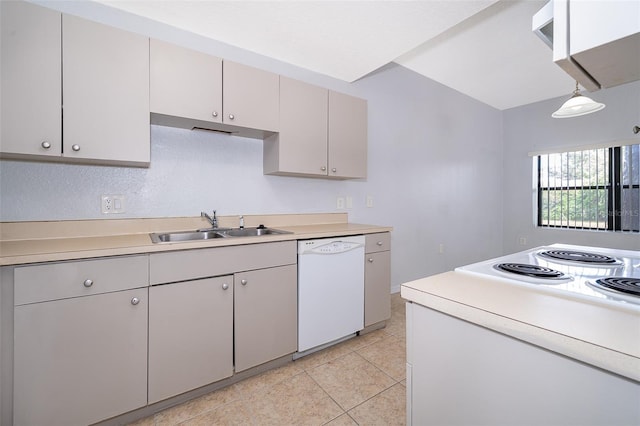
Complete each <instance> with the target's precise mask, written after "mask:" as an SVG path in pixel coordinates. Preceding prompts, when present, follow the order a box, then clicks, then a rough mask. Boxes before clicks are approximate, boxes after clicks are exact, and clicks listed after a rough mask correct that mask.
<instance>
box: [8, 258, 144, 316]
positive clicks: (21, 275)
mask: <svg viewBox="0 0 640 426" xmlns="http://www.w3.org/2000/svg"><path fill="white" fill-rule="evenodd" d="M14 274H15V275H14V283H15V293H14V294H15V296H14V297H15V299H14V301H15V302H14V303H15V305H24V304H28V303H36V302H44V301H48V300H57V299H66V298H69V297H78V296H88V295H91V294H100V293H108V292H112V291H119V290H128V289H132V288H137V287H146V286H148V285H149V258H148V256H146V255H144V256H123V257H112V258H104V259H95V260H83V261H73V262H60V263H52V264H43V265H33V266H21V267H16V268H15V270H14Z"/></svg>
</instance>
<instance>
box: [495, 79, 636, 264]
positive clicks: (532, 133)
mask: <svg viewBox="0 0 640 426" xmlns="http://www.w3.org/2000/svg"><path fill="white" fill-rule="evenodd" d="M570 91H571V88H570V87H569V88H567V92H568V93H567V96H566V97H563V98H557V99H551V100H548V101H544V102H538V103H535V104H531V105H526V106H523V107H518V108H513V109H510V110H507V111H504V175H505V176H506V177H508V179H505V183H504V251H505V252H506V253H509V252H514V251H520V250H523V249H526V248H528V247H536V246H540V245H545V244H551V243H566V244H581V245H591V246H602V247H612V248H620V249H632V250H640V236H639V235H638V234H637V233H613V232H601V231H583V230H570V229H552V228H546V229H545V228H537V227H536V226H535V222H534V212H533V209H534V205H535V204H534V197H535V192H534V189H533V185H534V184H535V181H533V179H532V162H533V160H532V158H531V157H529V156H528V155H527V153H528V152H536V151H544V150H545V149H554V148H558V147H566V148H571V147H576V146H580V145H583V146H584V145H588V144H593V143H599V142H608V141H614V140H635V143H640V135H634V134H633V132H632V129H633V126H636V125H640V82H634V83H628V84H624V85H621V86H617V87H613V88H610V89H603V90H599V91H597V92H593V93H585V94H586V95H587V96H590V97H592V98H593V99H594V100H597V101H599V102H603V103H604V104H605V105H606V108H605V109H603V110H602V111H599V112H596V113H593V114H590V115H585V116H582V117H575V118H566V119H554V118H551V113H552V112H553V111H555V110H556V109H558V108H559V107H560V105H562V103H563V102H564V101H566V100H567V99H568V98H569V92H570ZM520 237H525V238H526V240H527V243H526V245H525V246H523V245H520V244H519V239H520Z"/></svg>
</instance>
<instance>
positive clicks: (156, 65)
mask: <svg viewBox="0 0 640 426" xmlns="http://www.w3.org/2000/svg"><path fill="white" fill-rule="evenodd" d="M150 58H151V122H152V123H154V124H160V125H168V126H173V127H181V128H187V129H192V128H204V129H211V130H219V131H223V132H228V133H231V134H235V135H238V136H246V137H254V138H259V139H262V138H264V136H265V134H270V133H272V132H276V131H278V125H279V106H278V105H279V94H278V85H279V81H278V75H277V74H273V73H270V72H267V71H263V70H259V69H256V68H252V67H248V66H246V65H241V64H237V63H234V62H230V61H223V60H222V59H220V58H217V57H215V56H211V55H207V54H204V53H201V52H197V51H193V50H190V49H186V48H183V47H180V46H176V45H173V44H170V43H165V42H161V41H159V40H153V39H152V40H151V52H150ZM223 76H224V78H223Z"/></svg>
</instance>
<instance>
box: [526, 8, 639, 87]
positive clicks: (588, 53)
mask: <svg viewBox="0 0 640 426" xmlns="http://www.w3.org/2000/svg"><path fill="white" fill-rule="evenodd" d="M531 22H532V30H533V32H534V33H535V34H536V35H537V36H538V37H540V38H541V39H542V40H543V41H544V42H545V43H546V44H547V45H548V46H549V47H551V48H552V49H553V61H554V62H555V63H556V64H557V65H558V66H560V67H561V68H562V69H563V70H564V71H565V72H566V73H567V74H569V75H570V76H571V77H572V78H573V79H574V80H576V81H578V83H580V85H582V87H584V88H585V89H587V90H588V91H590V92H592V91H595V90H598V89H600V88H607V87H613V86H618V85H620V84H624V83H629V82H632V81H636V80H640V60H639V59H638V58H640V2H639V1H629V0H609V1H584V0H582V1H581V0H551V1H550V2H549V3H547V4H546V5H545V6H544V7H543V8H542V9H540V11H538V13H536V14H535V15H534V16H533V18H532V21H531Z"/></svg>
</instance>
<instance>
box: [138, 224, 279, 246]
mask: <svg viewBox="0 0 640 426" xmlns="http://www.w3.org/2000/svg"><path fill="white" fill-rule="evenodd" d="M276 234H291V232H289V231H283V230H281V229H274V228H267V227H265V226H262V225H260V226H258V227H255V228H217V229H215V230H212V229H204V230H198V231H186V232H165V233H152V234H149V236H150V237H151V241H152V242H154V243H156V244H158V243H175V242H185V241H203V240H210V239H213V238H233V237H257V236H261V235H276Z"/></svg>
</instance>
